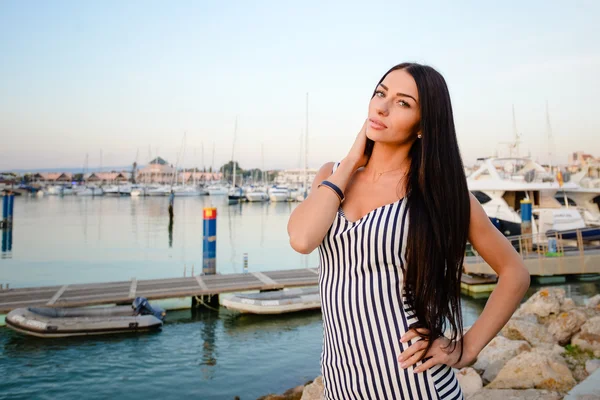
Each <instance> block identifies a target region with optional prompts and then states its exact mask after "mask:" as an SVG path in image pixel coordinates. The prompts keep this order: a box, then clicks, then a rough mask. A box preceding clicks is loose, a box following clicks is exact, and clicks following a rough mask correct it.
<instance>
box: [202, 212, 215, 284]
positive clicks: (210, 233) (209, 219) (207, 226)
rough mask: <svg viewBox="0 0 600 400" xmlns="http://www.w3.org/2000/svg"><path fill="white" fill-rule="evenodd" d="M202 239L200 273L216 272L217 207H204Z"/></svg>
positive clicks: (210, 273) (211, 273) (209, 273)
mask: <svg viewBox="0 0 600 400" xmlns="http://www.w3.org/2000/svg"><path fill="white" fill-rule="evenodd" d="M203 232H204V233H203V240H202V273H203V274H204V275H214V274H216V273H217V209H216V208H215V207H206V208H204V227H203Z"/></svg>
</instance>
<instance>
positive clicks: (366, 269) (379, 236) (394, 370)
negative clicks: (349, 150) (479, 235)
mask: <svg viewBox="0 0 600 400" xmlns="http://www.w3.org/2000/svg"><path fill="white" fill-rule="evenodd" d="M337 165H338V164H336V167H337ZM336 167H334V171H335V168H336ZM407 235H408V210H407V208H406V202H405V201H403V199H400V200H398V201H396V202H394V203H391V204H387V205H384V206H381V207H379V208H376V209H375V210H373V211H371V212H369V213H368V214H367V215H365V216H363V217H362V218H360V219H359V220H357V221H354V222H350V221H348V220H347V219H346V217H345V215H344V213H343V211H342V209H341V207H340V209H339V210H338V213H337V215H336V218H335V220H334V221H333V223H332V225H331V228H330V229H329V232H328V233H327V235H326V236H325V238H324V240H323V243H321V245H320V246H319V256H320V273H319V289H320V295H321V307H322V311H323V352H322V354H321V370H322V373H323V383H324V387H325V392H324V397H325V399H336V400H345V399H365V400H367V399H381V400H387V399H402V400H413V399H441V400H455V399H463V394H462V391H461V388H460V386H459V384H458V381H457V379H456V376H455V374H454V371H453V370H452V368H450V367H448V366H446V365H436V366H435V367H433V368H430V369H429V370H427V371H425V372H421V373H419V374H415V373H414V372H413V367H408V368H407V369H402V368H400V363H399V362H398V356H399V355H400V353H401V352H402V351H404V350H405V349H406V348H408V346H409V345H410V344H412V343H414V342H415V341H416V340H417V339H413V340H411V341H410V342H409V343H400V338H401V337H402V335H403V334H404V333H405V332H406V331H407V330H408V326H409V325H411V324H412V323H414V322H415V321H416V318H415V316H414V314H413V310H412V309H411V308H410V307H409V306H408V304H406V303H405V300H406V297H405V293H404V290H403V282H404V278H403V273H402V270H403V267H404V265H405V264H406V258H405V251H406V240H407ZM419 364H420V363H417V365H419Z"/></svg>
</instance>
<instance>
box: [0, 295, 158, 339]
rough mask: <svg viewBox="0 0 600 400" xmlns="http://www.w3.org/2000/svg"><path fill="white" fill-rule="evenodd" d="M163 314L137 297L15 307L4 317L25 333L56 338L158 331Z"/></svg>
mask: <svg viewBox="0 0 600 400" xmlns="http://www.w3.org/2000/svg"><path fill="white" fill-rule="evenodd" d="M164 317H165V311H164V310H162V309H161V308H159V307H152V306H151V305H150V304H149V303H148V300H146V299H145V298H143V297H137V298H136V299H135V300H134V301H133V304H132V305H131V306H113V307H97V308H90V307H85V308H53V307H28V308H17V309H16V310H12V311H11V312H10V313H8V315H7V316H6V326H7V327H9V328H11V329H13V330H15V331H17V332H20V333H24V334H27V335H32V336H37V337H44V338H57V337H69V336H86V335H107V334H115V333H130V332H147V331H152V330H158V329H160V328H161V327H162V324H163V319H164Z"/></svg>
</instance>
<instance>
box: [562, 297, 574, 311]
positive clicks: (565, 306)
mask: <svg viewBox="0 0 600 400" xmlns="http://www.w3.org/2000/svg"><path fill="white" fill-rule="evenodd" d="M576 307H577V305H576V304H575V302H574V301H573V299H571V298H569V297H567V298H566V299H565V300H564V301H563V303H562V304H561V305H560V311H561V312H565V311H571V310H573V309H574V308H576Z"/></svg>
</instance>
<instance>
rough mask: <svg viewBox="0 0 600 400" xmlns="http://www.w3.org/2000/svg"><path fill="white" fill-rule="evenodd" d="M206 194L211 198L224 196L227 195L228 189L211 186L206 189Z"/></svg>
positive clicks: (216, 185) (223, 186) (219, 185)
mask: <svg viewBox="0 0 600 400" xmlns="http://www.w3.org/2000/svg"><path fill="white" fill-rule="evenodd" d="M206 190H208V194H209V195H211V196H226V195H227V194H228V193H229V189H228V188H227V186H225V185H221V184H213V185H210V186H209V187H207V188H206Z"/></svg>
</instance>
